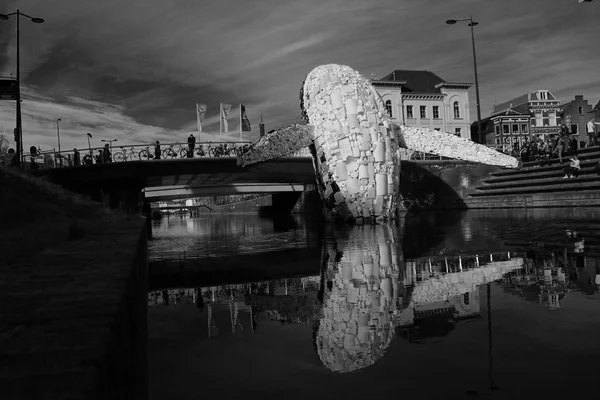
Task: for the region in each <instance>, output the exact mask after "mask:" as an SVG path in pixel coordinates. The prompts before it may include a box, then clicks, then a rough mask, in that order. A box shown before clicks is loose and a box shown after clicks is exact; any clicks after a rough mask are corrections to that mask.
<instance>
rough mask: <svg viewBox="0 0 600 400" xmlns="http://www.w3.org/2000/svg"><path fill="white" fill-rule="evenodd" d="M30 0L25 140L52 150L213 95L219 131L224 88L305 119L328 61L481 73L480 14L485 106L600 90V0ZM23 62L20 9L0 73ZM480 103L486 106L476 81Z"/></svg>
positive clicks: (164, 127)
mask: <svg viewBox="0 0 600 400" xmlns="http://www.w3.org/2000/svg"><path fill="white" fill-rule="evenodd" d="M17 8H19V9H20V11H21V12H23V13H26V14H28V15H30V16H33V17H40V18H44V19H45V22H44V23H43V24H33V23H31V22H30V21H29V20H28V19H27V18H24V17H21V22H20V31H21V33H20V49H21V51H20V54H21V57H20V63H21V80H22V83H21V91H22V115H23V117H22V120H23V143H24V148H25V149H26V150H27V149H29V146H32V145H35V146H40V147H41V149H42V150H49V149H51V148H56V147H57V142H58V139H57V129H56V128H57V127H56V125H57V124H56V120H57V118H61V121H60V122H59V128H60V142H61V148H62V149H63V150H64V149H68V148H74V147H77V148H87V146H88V142H87V135H86V133H88V132H89V133H91V134H92V140H91V145H92V146H93V147H95V146H100V145H101V144H102V143H101V142H100V140H101V139H104V140H109V139H117V142H116V143H115V145H118V144H149V143H152V142H154V141H155V140H160V141H161V142H163V143H166V142H184V141H185V140H186V138H187V136H188V135H189V134H190V133H194V134H195V133H196V132H197V125H196V111H195V104H196V103H203V104H206V105H207V106H208V109H207V114H206V118H205V120H204V123H203V133H202V135H201V137H200V140H201V141H209V140H211V141H218V140H219V138H220V134H219V117H218V115H219V103H227V104H232V105H233V107H232V113H231V115H230V118H229V121H230V122H229V132H228V133H223V135H222V137H223V139H227V140H239V137H240V135H239V130H238V124H239V117H238V111H237V110H238V107H239V104H240V103H242V104H244V105H245V107H246V111H247V115H248V117H249V119H250V121H251V125H252V131H251V132H244V135H243V139H244V140H255V139H257V138H258V135H259V131H258V124H259V122H260V117H261V114H262V115H263V117H264V122H265V126H266V129H267V131H268V130H270V129H275V128H278V127H281V126H284V125H286V124H290V123H297V122H301V115H300V106H299V101H298V96H299V91H300V87H301V85H302V82H303V80H304V78H305V76H306V75H307V74H308V73H309V72H310V70H311V69H312V68H314V67H316V66H318V65H320V64H329V63H337V64H345V65H349V66H351V67H353V68H354V69H356V70H358V71H359V72H361V73H362V74H363V75H364V76H366V77H368V78H370V77H372V74H376V76H377V77H380V78H381V77H383V76H385V75H387V74H388V73H390V72H391V71H393V70H394V69H409V70H410V69H415V70H429V71H432V72H434V73H436V74H438V75H439V76H440V77H441V78H442V79H444V80H446V81H448V82H474V76H473V59H472V47H471V37H470V32H469V27H468V26H467V24H465V23H459V24H456V25H447V24H446V23H445V21H446V20H447V19H460V18H467V17H469V16H470V15H472V16H473V19H474V20H476V21H477V22H479V25H478V26H476V27H475V41H476V49H477V65H478V74H479V87H480V97H481V112H482V117H486V116H488V115H489V114H490V112H491V109H492V107H493V105H494V103H501V102H503V101H507V100H510V99H512V98H514V97H517V96H519V95H521V94H523V93H526V92H527V91H533V90H538V89H548V90H550V91H551V92H552V93H554V94H555V95H556V96H557V97H558V98H559V99H560V100H561V101H563V102H567V101H569V100H571V99H573V98H574V96H575V95H576V94H581V95H583V96H584V98H586V99H588V100H589V102H590V103H591V104H592V105H594V104H596V103H597V102H598V101H599V100H600V74H599V73H598V71H599V70H600V55H599V54H600V53H599V51H598V46H597V44H596V43H597V38H598V37H600V24H599V23H598V21H599V20H600V0H596V1H593V2H590V3H587V2H586V3H582V4H579V3H578V1H577V0H496V1H480V0H444V1H442V0H377V1H367V0H303V1H289V0H252V1H245V2H242V1H240V0H203V1H197V0H172V1H170V2H164V1H158V0H128V1H122V0H102V1H91V0H84V1H82V0H44V1H40V0H4V1H2V5H0V13H5V14H6V13H11V12H14V11H16V9H17ZM15 74H16V23H15V17H14V16H12V17H11V18H10V19H9V20H0V76H11V75H12V76H15ZM470 103H471V118H472V119H475V118H476V112H475V93H474V86H473V88H472V89H471V90H470ZM14 127H15V102H14V101H8V100H5V101H0V132H3V133H4V135H5V136H7V137H8V138H10V139H11V140H12V136H13V135H12V132H13V129H14Z"/></svg>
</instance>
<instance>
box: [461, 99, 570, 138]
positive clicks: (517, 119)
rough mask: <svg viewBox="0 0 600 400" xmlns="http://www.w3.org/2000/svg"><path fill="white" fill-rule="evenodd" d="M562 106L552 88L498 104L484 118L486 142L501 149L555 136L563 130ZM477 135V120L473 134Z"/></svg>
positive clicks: (472, 129)
mask: <svg viewBox="0 0 600 400" xmlns="http://www.w3.org/2000/svg"><path fill="white" fill-rule="evenodd" d="M561 113H562V107H561V106H560V101H559V100H558V99H557V98H556V97H555V96H554V95H553V94H552V93H551V92H550V91H548V90H538V91H535V92H530V93H526V94H524V95H522V96H519V97H516V98H514V99H512V100H509V101H506V102H504V103H500V104H498V105H495V106H494V109H493V110H492V115H491V116H489V117H487V118H485V119H483V120H482V123H483V127H484V135H485V138H486V140H485V142H486V144H489V145H496V146H497V147H498V148H503V149H512V147H513V145H514V144H515V143H518V144H519V146H521V145H522V144H523V143H524V142H526V141H527V142H530V141H531V139H532V137H537V138H540V139H543V138H547V137H554V136H555V135H557V134H559V133H560V125H561ZM476 135H477V122H474V123H473V124H472V125H471V136H472V137H475V136H476Z"/></svg>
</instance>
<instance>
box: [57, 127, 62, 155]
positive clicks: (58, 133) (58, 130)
mask: <svg viewBox="0 0 600 400" xmlns="http://www.w3.org/2000/svg"><path fill="white" fill-rule="evenodd" d="M58 121H62V119H60V118H57V119H56V137H57V138H58V155H59V156H60V129H59V128H58Z"/></svg>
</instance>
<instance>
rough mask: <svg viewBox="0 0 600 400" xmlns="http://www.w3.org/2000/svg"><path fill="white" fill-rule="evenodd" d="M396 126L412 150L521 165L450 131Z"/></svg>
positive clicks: (493, 162)
mask: <svg viewBox="0 0 600 400" xmlns="http://www.w3.org/2000/svg"><path fill="white" fill-rule="evenodd" d="M394 128H395V129H399V130H400V132H401V135H400V136H402V141H401V142H403V143H402V145H403V146H402V147H406V148H408V149H410V150H416V151H421V152H424V153H430V154H436V155H439V156H444V157H450V158H455V159H458V160H464V161H473V162H477V163H481V164H488V165H497V166H500V167H507V168H517V167H518V166H519V161H518V160H517V159H516V158H514V157H512V156H509V155H506V154H503V153H500V152H499V151H496V150H494V149H491V148H489V147H487V146H484V145H482V144H479V143H475V142H473V141H471V140H468V139H464V138H461V137H459V136H456V135H452V134H450V133H446V132H440V131H436V130H433V129H429V128H416V127H409V126H401V127H398V126H395V127H394Z"/></svg>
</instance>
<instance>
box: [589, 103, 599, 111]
mask: <svg viewBox="0 0 600 400" xmlns="http://www.w3.org/2000/svg"><path fill="white" fill-rule="evenodd" d="M598 111H600V101H598V103H596V105H595V106H594V108H592V111H590V112H591V113H595V112H598Z"/></svg>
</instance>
